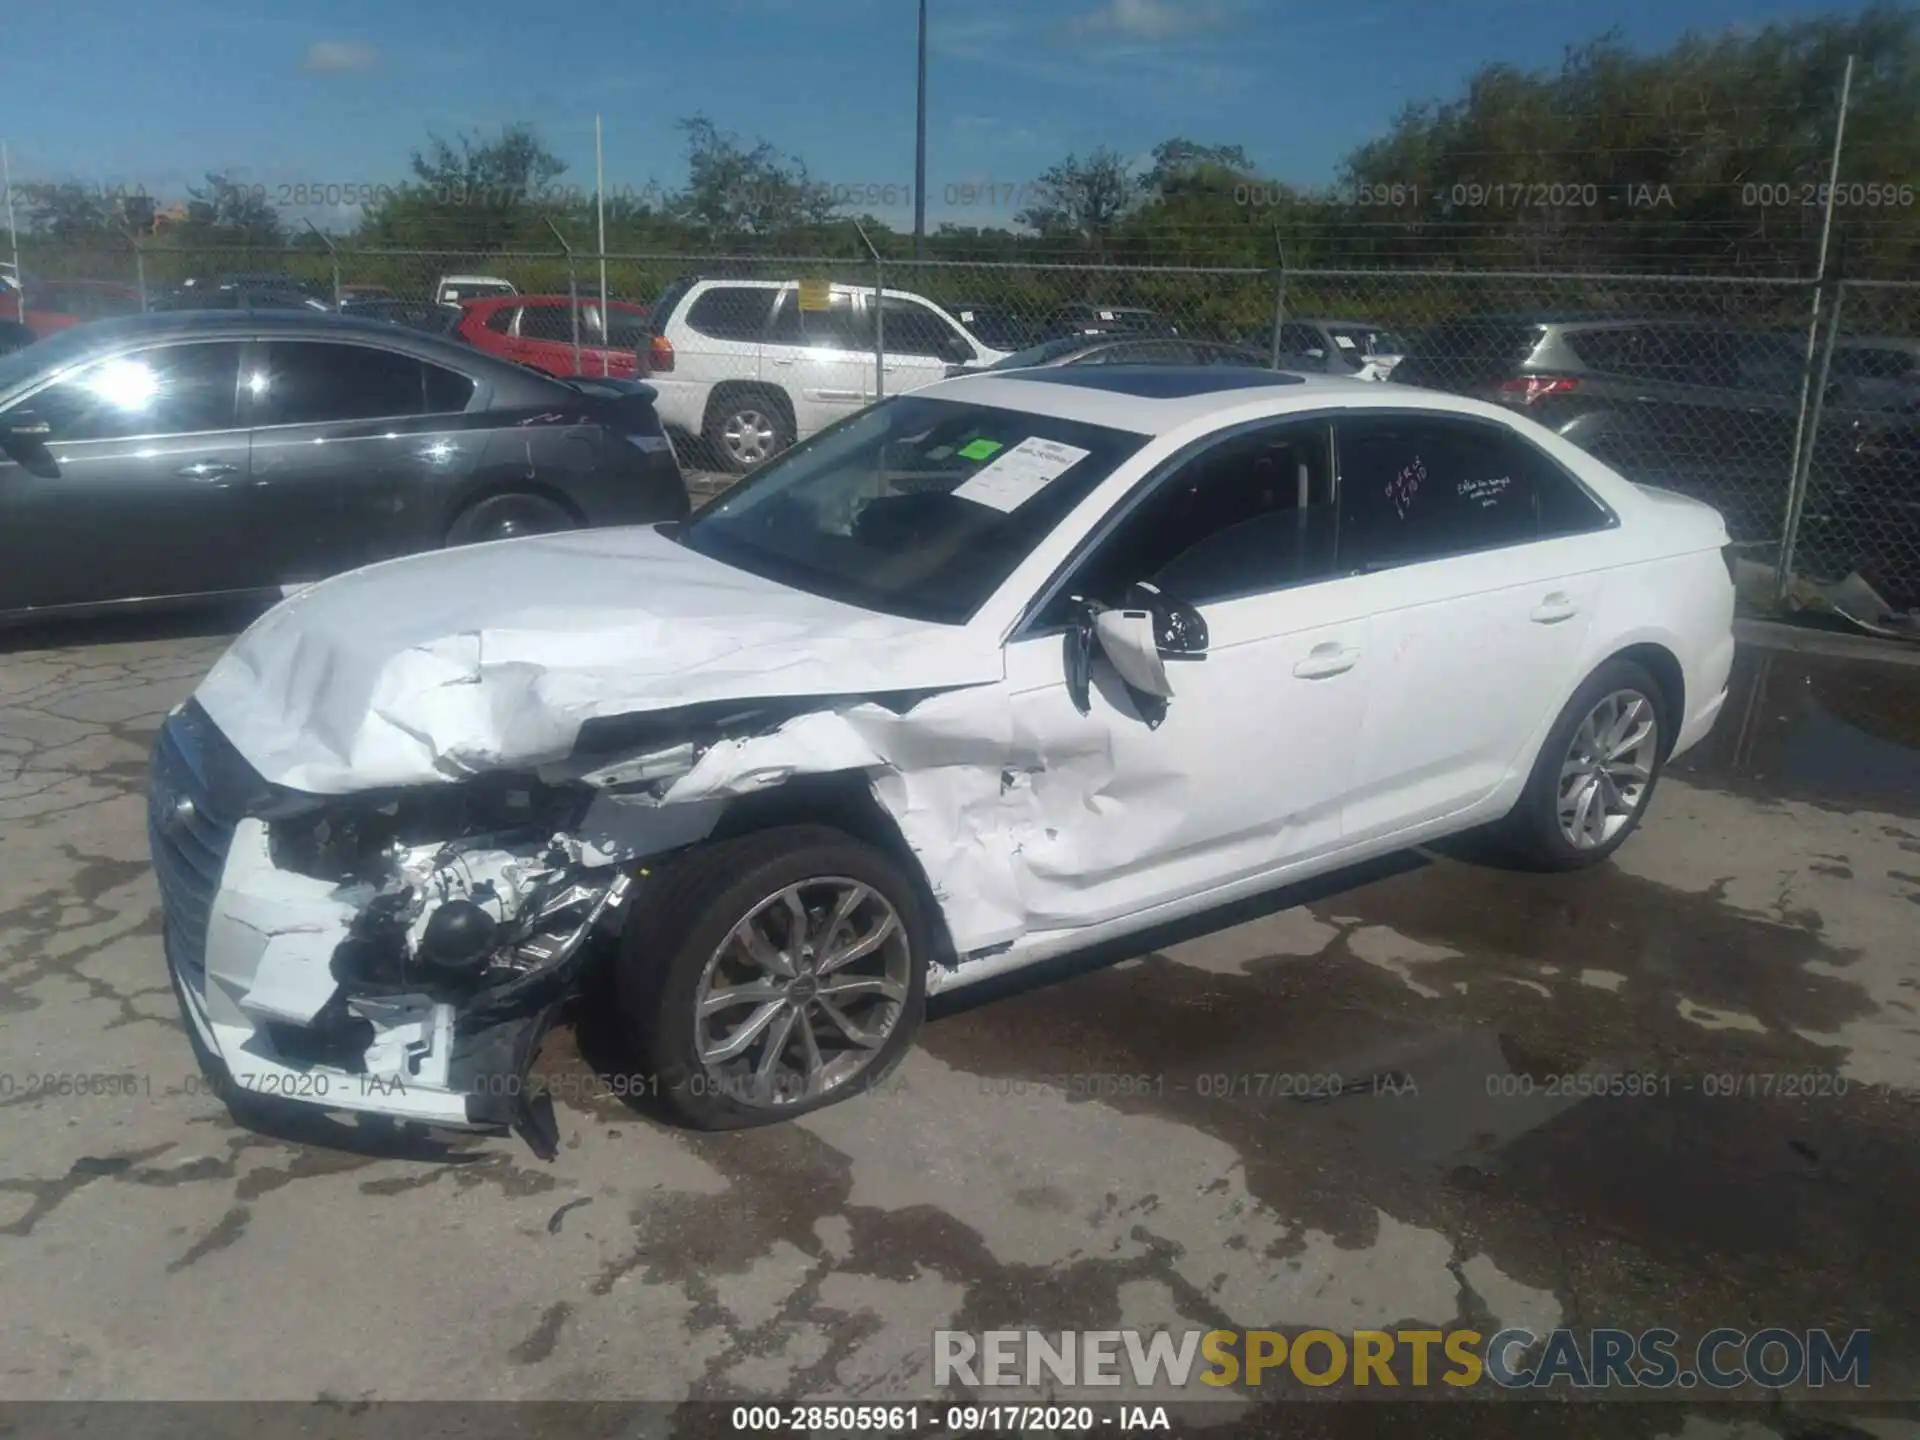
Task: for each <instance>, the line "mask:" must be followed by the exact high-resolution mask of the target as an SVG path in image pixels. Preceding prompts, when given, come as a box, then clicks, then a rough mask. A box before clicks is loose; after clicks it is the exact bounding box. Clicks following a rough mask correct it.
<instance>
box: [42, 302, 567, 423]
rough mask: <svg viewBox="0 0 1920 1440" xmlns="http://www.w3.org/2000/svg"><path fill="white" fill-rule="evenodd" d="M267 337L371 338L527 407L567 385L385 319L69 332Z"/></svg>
mask: <svg viewBox="0 0 1920 1440" xmlns="http://www.w3.org/2000/svg"><path fill="white" fill-rule="evenodd" d="M235 332H238V334H239V335H245V336H257V337H260V338H262V339H268V340H271V339H301V340H365V341H369V342H371V343H374V344H377V345H378V346H379V347H380V348H381V349H383V350H397V351H400V352H401V353H403V354H410V355H412V356H414V357H415V358H416V359H420V360H430V361H433V362H434V363H436V364H440V365H446V366H449V367H450V368H454V369H459V370H465V371H468V372H470V373H473V374H477V375H481V376H483V377H484V378H485V379H486V380H487V381H488V382H489V383H490V384H492V385H493V386H494V388H495V393H496V395H499V394H500V393H501V392H502V391H503V390H504V391H507V392H511V393H513V394H515V395H518V396H521V397H523V398H524V399H525V401H526V403H539V402H538V401H537V400H535V399H533V398H531V393H532V390H533V389H534V388H536V387H537V388H540V389H542V390H544V392H545V393H546V394H549V395H551V394H552V393H553V387H554V386H563V385H564V382H562V381H560V380H557V379H554V378H553V377H549V376H543V375H540V374H538V373H537V372H535V371H532V370H529V369H527V368H526V367H525V366H523V365H516V364H514V363H512V362H511V361H508V360H502V359H499V358H497V357H495V356H492V355H488V354H486V353H485V352H484V351H481V350H476V349H474V348H473V347H472V346H469V345H460V344H456V343H454V342H453V341H450V340H444V339H442V338H440V337H439V336H437V335H431V334H428V333H427V332H426V331H424V330H411V329H404V328H401V327H398V326H395V325H392V324H389V323H388V322H386V321H384V320H363V319H360V318H358V317H357V316H351V315H341V314H338V313H337V312H333V311H328V312H324V313H323V312H319V311H299V310H178V311H173V310H169V311H162V312H159V313H157V314H147V315H123V316H117V317H115V318H113V319H111V320H95V321H92V322H90V323H88V324H86V325H80V326H76V327H74V328H73V329H72V330H69V331H67V332H65V334H66V335H68V336H73V337H76V340H78V339H86V340H90V341H92V342H93V344H94V345H95V346H98V347H100V348H108V347H112V346H115V345H122V344H141V343H145V342H153V341H161V340H177V339H196V338H201V337H217V336H220V335H227V334H234V333H235Z"/></svg>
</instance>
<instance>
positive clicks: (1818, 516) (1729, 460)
mask: <svg viewBox="0 0 1920 1440" xmlns="http://www.w3.org/2000/svg"><path fill="white" fill-rule="evenodd" d="M555 239H556V242H557V244H556V248H555V249H553V250H551V251H508V252H498V251H496V252H490V253H476V252H472V251H459V250H444V251H391V250H367V249H348V248H342V247H336V246H335V245H334V244H333V243H332V242H330V241H326V240H324V239H322V238H321V237H314V239H313V240H312V241H311V242H309V243H305V244H302V245H300V246H298V247H294V248H291V249H277V250H271V251H262V250H251V251H248V250H224V251H215V250H205V249H199V250H181V249H174V248H161V247H153V246H141V247H132V246H129V247H127V248H126V249H123V250H120V251H117V252H110V253H100V254H76V253H71V252H65V253H60V254H58V255H53V254H48V255H44V256H29V257H26V264H25V266H24V267H23V268H25V269H26V270H27V272H28V274H29V275H30V276H32V277H37V280H38V290H39V292H41V293H42V294H44V295H46V298H47V300H48V301H49V302H57V303H59V304H61V305H66V306H70V307H71V308H72V309H73V310H74V311H75V312H77V313H80V314H81V318H94V317H95V316H96V315H99V314H110V313H114V312H115V311H116V310H127V309H138V308H141V307H142V306H144V307H145V308H150V309H155V308H165V307H172V306H198V305H204V304H240V303H248V304H254V305H263V304H273V305H284V304H311V305H316V306H322V307H333V306H335V305H338V306H340V308H342V309H344V310H345V311H347V312H348V313H360V314H365V315H369V316H372V317H374V318H381V319H388V320H393V321H395V322H397V323H402V324H412V325H418V326H422V327H425V328H438V329H442V330H447V329H450V328H451V327H452V326H453V325H454V324H455V323H456V322H458V321H459V319H460V312H459V311H458V310H457V309H455V308H453V307H449V306H447V305H445V304H444V303H443V302H444V301H446V300H447V299H448V298H450V297H451V298H458V299H467V298H469V297H470V296H473V295H484V294H485V292H486V288H487V286H488V284H489V283H490V282H502V283H503V284H504V285H510V286H511V287H513V289H514V290H515V291H517V292H519V298H518V299H517V300H515V301H513V302H512V303H510V304H508V303H496V304H493V305H491V306H487V305H485V303H484V302H483V303H482V310H483V312H484V319H482V318H480V317H479V316H476V317H475V318H472V319H469V320H467V321H466V322H465V323H464V324H463V325H462V326H461V328H462V329H463V330H464V331H465V332H466V334H465V335H464V336H463V337H462V338H465V339H467V340H469V341H470V342H471V343H477V344H479V345H481V346H482V348H486V349H490V350H492V351H494V352H495V353H499V354H502V355H505V356H506V357H507V358H510V359H515V360H518V361H520V362H522V363H526V364H531V365H535V366H537V367H539V368H542V369H549V370H555V371H557V372H559V373H575V372H584V373H588V374H602V373H607V374H633V373H635V371H636V367H637V368H638V369H639V371H640V372H641V373H646V372H648V371H649V370H650V371H651V373H652V378H653V379H654V380H655V381H656V382H657V383H658V384H659V386H660V389H661V391H662V396H661V409H662V414H663V417H664V418H665V419H667V421H668V423H669V426H670V428H672V429H673V430H674V431H675V432H676V433H677V434H678V435H679V436H680V437H681V439H682V440H683V442H684V444H685V445H686V447H687V449H686V458H687V460H688V461H689V463H690V464H691V465H692V466H694V467H695V468H698V469H701V470H712V471H720V472H735V473H737V472H739V471H742V470H745V469H748V468H751V466H752V465H754V464H756V463H759V461H761V460H763V459H764V458H766V457H767V456H769V455H771V454H773V453H775V452H777V451H778V450H779V449H780V448H782V447H784V446H785V445H787V444H790V443H792V442H793V441H794V440H795V439H797V438H800V437H802V436H804V435H806V434H808V433H810V432H811V431H812V430H815V429H818V428H820V427H821V426H822V425H824V424H827V423H831V422H832V421H833V420H835V419H837V418H839V416H841V415H843V414H846V413H850V412H851V411H852V410H855V409H858V408H859V407H860V406H862V405H865V404H869V403H872V402H873V401H874V400H876V399H878V398H881V397H883V396H885V395H888V394H896V393H900V392H901V391H904V390H908V389H912V388H916V387H917V386H919V385H923V384H927V383H930V382H932V381H933V380H937V379H939V378H941V377H942V376H943V375H945V374H947V373H948V371H949V369H950V368H952V367H954V366H957V365H967V366H972V367H975V368H977V367H979V366H982V365H986V364H991V363H994V362H995V361H997V360H999V359H1001V358H1003V357H1005V356H1008V355H1011V354H1013V353H1016V352H1021V351H1025V350H1027V349H1029V348H1030V347H1033V346H1036V345H1040V344H1043V343H1046V342H1048V341H1061V342H1062V343H1071V342H1070V337H1074V336H1081V337H1084V338H1086V339H1088V340H1091V339H1092V338H1093V337H1095V336H1100V337H1105V338H1114V339H1125V340H1127V341H1129V342H1130V344H1131V346H1132V349H1133V354H1134V356H1135V357H1136V358H1152V359H1162V360H1169V359H1171V360H1179V359H1183V358H1185V359H1204V360H1209V361H1216V362H1217V361H1220V360H1239V361H1241V362H1243V363H1269V364H1271V363H1275V362H1277V363H1279V364H1280V365H1281V366H1282V367H1283V368H1287V369H1300V370H1308V371H1320V372H1324V373H1333V374H1346V375H1356V376H1358V377H1359V378H1363V379H1385V378H1386V377H1387V376H1389V375H1391V376H1392V377H1393V378H1394V379H1395V380H1397V381H1401V382H1406V383H1413V384H1418V385H1423V386H1430V387H1435V388H1440V389H1444V390H1449V391H1453V392H1456V393H1462V394H1469V395H1475V396H1479V397H1481V398H1486V399H1491V400H1494V401H1496V402H1499V403H1503V404H1506V405H1508V406H1510V407H1512V408H1513V409H1514V410H1516V411H1517V412H1518V413H1521V414H1526V415H1528V416H1530V417H1531V418H1533V419H1535V420H1538V421H1540V422H1541V423H1543V424H1545V425H1547V426H1549V427H1550V428H1552V429H1554V430H1556V431H1558V432H1559V433H1561V434H1562V435H1564V436H1566V437H1567V438H1568V439H1570V440H1572V441H1574V442H1575V443H1577V444H1579V445H1581V446H1583V447H1584V448H1586V449H1588V450H1589V451H1591V452H1592V453H1594V454H1596V455H1598V456H1599V457H1600V458H1602V459H1604V460H1606V461H1607V462H1608V463H1609V464H1611V465H1613V466H1614V467H1615V468H1617V469H1619V470H1620V471H1622V473H1624V474H1626V475H1628V476H1629V477H1630V478H1632V479H1635V480H1640V481H1643V482H1646V483H1650V484H1657V485H1662V486H1667V487H1670V488H1674V489H1678V490H1681V491H1683V492H1685V493H1688V494H1692V495H1696V496H1698V497H1699V498H1701V499H1703V500H1706V501H1707V502H1709V503H1711V504H1713V505H1714V506H1715V507H1716V508H1718V509H1719V510H1720V511H1721V512H1722V513H1723V514H1724V515H1725V516H1726V518H1727V523H1728V527H1729V530H1730V531H1731V533H1732V535H1733V537H1734V539H1735V540H1736V542H1738V543H1739V544H1740V545H1742V546H1743V547H1745V548H1746V550H1747V551H1748V552H1750V554H1751V555H1752V557H1753V558H1754V559H1755V560H1756V561H1758V562H1759V563H1760V564H1761V565H1762V566H1766V567H1776V566H1777V567H1779V568H1778V569H1777V570H1776V571H1775V573H1774V576H1773V578H1774V579H1775V580H1776V581H1777V588H1776V589H1775V592H1774V593H1775V594H1776V595H1784V594H1785V593H1786V592H1787V589H1788V581H1789V580H1790V579H1791V578H1792V577H1793V576H1795V575H1799V576H1803V577H1806V578H1811V579H1814V580H1821V581H1830V580H1836V579H1839V578H1842V577H1844V576H1846V575H1847V574H1849V573H1850V572H1853V571H1858V572H1859V573H1860V574H1861V575H1863V576H1864V577H1865V578H1866V579H1867V580H1868V581H1869V583H1870V584H1872V585H1873V587H1874V588H1875V589H1876V591H1877V592H1878V593H1880V594H1881V595H1882V596H1883V597H1884V598H1885V599H1886V600H1888V601H1889V602H1891V603H1892V604H1893V605H1894V606H1896V607H1897V608H1900V609H1905V608H1908V607H1913V606H1920V283H1914V282H1899V281H1864V280H1861V281H1839V280H1829V281H1826V282H1817V281H1815V280H1812V279H1791V278H1774V279H1765V278H1746V277H1731V276H1715V275H1669V276H1661V275H1620V274H1570V273H1552V272H1542V273H1518V272H1506V273H1491V272H1461V271H1449V270H1418V269H1399V270H1357V269H1297V268H1282V267H1280V266H1278V265H1276V266H1275V267H1273V268H1266V269H1255V268H1237V269H1234V268H1209V267H1201V266H1152V267H1145V266H1127V265H1113V264H1104V265H1103V264H1072V265H1070V264H1059V263H1051V264H1028V263H1020V262H1012V261H1000V262H993V263H984V262H983V263H967V262H959V261H952V260H941V261H909V260H896V259H891V258H881V257H879V256H877V255H872V254H869V256H868V258H865V259H861V258H858V257H857V256H851V257H849V256H842V257H834V258H828V257H821V256H751V257H741V256H716V255H703V254H657V255H643V254H608V255H605V256H602V255H598V254H593V253H590V252H586V251H579V250H572V251H569V250H568V249H566V248H565V246H566V242H565V241H564V239H562V238H561V237H560V236H559V235H558V233H557V232H556V235H555ZM695 280H705V281H710V282H715V283H713V284H709V285H705V286H701V287H700V289H699V291H698V292H694V291H692V290H691V289H690V288H689V285H683V284H681V283H679V282H682V281H686V282H693V281H695ZM76 281H79V282H84V283H81V284H75V283H73V282H76ZM476 287H477V288H476ZM603 289H604V294H605V296H606V299H607V302H608V307H609V313H607V314H604V315H603V314H602V312H601V306H600V300H601V296H602V293H603ZM783 292H784V293H786V294H787V295H788V297H789V298H788V299H786V300H784V301H778V302H777V301H776V297H778V296H780V295H781V294H782V293H783ZM35 293H36V285H35V281H33V280H30V282H29V289H28V297H27V308H28V309H30V310H31V309H33V308H34V307H35V305H36V300H35V298H34V297H35ZM876 295H879V296H882V297H884V298H882V299H881V300H879V301H878V302H876ZM223 297H225V298H223ZM662 300H665V301H667V302H669V303H668V306H667V308H668V309H670V310H672V311H673V314H674V319H673V323H672V324H671V325H669V324H668V323H667V316H665V315H662V314H659V313H653V314H651V315H650V314H649V313H648V312H649V311H657V310H658V308H659V306H660V302H661V301H662ZM656 329H658V330H663V331H665V332H667V334H666V336H665V339H666V340H667V342H668V343H666V344H665V345H662V344H660V343H659V342H656V341H654V340H653V339H652V333H653V331H654V330H656ZM482 332H484V333H482ZM1194 342H1204V344H1203V346H1202V348H1201V349H1199V350H1195V349H1194V348H1192V347H1193V346H1194Z"/></svg>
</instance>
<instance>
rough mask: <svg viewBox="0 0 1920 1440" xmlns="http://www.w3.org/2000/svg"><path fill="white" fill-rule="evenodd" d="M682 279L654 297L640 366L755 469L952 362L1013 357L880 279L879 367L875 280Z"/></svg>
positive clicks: (724, 462) (713, 443)
mask: <svg viewBox="0 0 1920 1440" xmlns="http://www.w3.org/2000/svg"><path fill="white" fill-rule="evenodd" d="M805 289H806V293H805V295H804V296H803V294H802V286H801V285H800V283H799V282H798V281H794V280H702V279H697V278H683V279H680V280H676V281H674V282H673V283H672V284H671V285H669V286H668V287H667V288H666V290H665V292H664V293H663V294H662V295H661V296H660V298H659V300H658V301H656V302H655V303H654V306H653V311H652V319H651V330H650V332H649V334H648V336H647V337H646V338H645V339H644V340H643V341H642V343H641V345H640V350H639V362H640V364H639V372H638V373H639V376H640V378H642V379H644V380H645V381H647V383H648V384H650V385H652V386H653V387H654V388H655V389H656V390H658V391H659V398H658V399H657V400H656V401H655V408H656V409H658V411H659V412H660V418H661V420H662V421H663V422H665V423H666V425H667V426H668V427H669V428H671V429H674V430H679V431H682V432H685V433H686V434H689V435H695V436H698V437H700V438H701V439H703V440H705V441H706V443H707V447H708V449H709V450H711V451H712V453H713V458H714V460H715V462H716V463H717V464H719V465H721V466H722V467H724V468H725V469H727V470H730V471H732V472H734V473H736V474H737V473H740V472H742V471H746V470H751V469H753V467H754V466H756V465H759V464H760V463H762V462H763V461H766V460H769V459H771V458H772V457H773V456H775V455H777V454H778V453H779V452H780V451H782V450H784V449H786V448H787V447H788V446H789V445H791V444H793V442H794V441H795V440H798V439H800V438H802V437H804V436H807V435H811V434H813V433H814V431H816V430H820V429H823V428H825V427H826V426H828V425H831V424H832V423H833V422H834V421H836V420H838V419H840V418H841V417H842V416H846V415H851V414H852V413H853V412H854V411H856V410H858V409H860V408H861V407H863V406H866V405H871V404H872V403H873V402H874V401H875V400H876V399H878V398H880V397H879V389H880V386H879V384H877V383H876V381H877V378H878V379H880V380H884V388H885V390H886V393H887V394H889V395H897V394H900V393H903V392H905V391H908V390H917V389H919V388H920V387H921V386H922V385H930V384H932V383H933V382H934V381H936V380H940V379H943V378H944V377H945V376H946V373H947V367H948V366H949V365H984V364H991V363H993V362H994V361H996V360H1000V359H1004V358H1005V356H1006V353H1007V352H1005V351H1003V350H996V349H994V348H992V347H991V346H989V345H986V344H984V343H983V342H982V341H981V340H980V339H979V338H978V337H976V336H974V335H972V334H970V333H969V332H968V330H967V327H966V326H964V325H962V324H961V323H960V322H959V321H958V320H956V319H954V318H953V316H952V315H951V314H950V313H949V312H948V311H946V310H944V309H942V308H941V307H940V306H938V305H936V304H934V303H933V302H932V301H931V300H928V299H926V298H925V297H923V296H919V295H913V294H909V293H908V292H906V291H903V290H883V291H882V292H881V304H882V305H883V306H884V307H885V323H884V326H883V333H884V336H885V345H886V351H885V354H884V363H883V364H882V365H881V367H880V372H881V373H880V376H879V377H876V375H875V366H874V294H873V289H872V287H871V286H865V287H862V286H857V285H824V284H823V285H821V286H820V287H819V288H818V289H817V290H816V289H815V288H814V287H813V286H811V285H809V286H807V287H805Z"/></svg>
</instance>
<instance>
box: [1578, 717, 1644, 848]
mask: <svg viewBox="0 0 1920 1440" xmlns="http://www.w3.org/2000/svg"><path fill="white" fill-rule="evenodd" d="M1659 745H1660V721H1659V714H1658V712H1657V711H1656V710H1655V709H1654V708H1653V702H1652V701H1651V700H1649V699H1648V698H1647V697H1646V696H1645V695H1642V694H1641V693H1640V692H1639V691H1638V690H1615V691H1614V692H1613V693H1612V694H1610V695H1607V696H1604V697H1602V699H1601V700H1600V702H1599V703H1598V704H1597V705H1595V706H1594V707H1593V709H1591V710H1589V711H1588V712H1587V717H1586V719H1584V720H1582V721H1581V722H1580V728H1579V729H1577V730H1575V731H1574V732H1573V743H1572V744H1571V745H1570V746H1568V748H1567V754H1566V758H1565V759H1564V760H1562V761H1561V762H1560V790H1559V799H1560V805H1559V815H1560V833H1561V834H1562V835H1564V836H1566V837H1567V841H1568V843H1569V844H1571V845H1572V846H1573V847H1574V848H1575V849H1576V850H1597V849H1599V848H1600V847H1601V846H1602V845H1605V844H1606V843H1607V842H1608V841H1609V840H1611V839H1613V837H1614V836H1616V835H1618V834H1619V833H1620V831H1621V830H1622V829H1624V828H1625V827H1626V826H1627V825H1629V824H1631V823H1632V821H1633V817H1634V816H1635V815H1637V814H1639V812H1640V807H1641V805H1642V804H1644V803H1645V801H1646V798H1647V786H1648V785H1650V784H1651V783H1652V782H1653V762H1654V757H1655V755H1656V754H1657V753H1658V751H1659Z"/></svg>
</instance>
